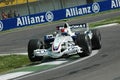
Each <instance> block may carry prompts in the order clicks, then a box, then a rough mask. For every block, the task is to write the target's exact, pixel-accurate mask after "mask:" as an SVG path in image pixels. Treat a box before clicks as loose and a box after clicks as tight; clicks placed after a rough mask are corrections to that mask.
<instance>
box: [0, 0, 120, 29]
mask: <svg viewBox="0 0 120 80" xmlns="http://www.w3.org/2000/svg"><path fill="white" fill-rule="evenodd" d="M116 8H120V0H106V1H103V2H95V3H92V4H88V5H81V6H75V7H70V8H66V9H60V10H55V11H48V12H43V13H37V14H32V15H26V16H21V17H17V18H10V19H6V20H0V31H4V30H8V29H13V28H19V27H24V26H29V25H34V24H41V23H45V22H52V21H57V20H60V19H66V18H71V17H76V16H82V15H86V14H93V13H98V12H102V11H106V10H111V9H116Z"/></svg>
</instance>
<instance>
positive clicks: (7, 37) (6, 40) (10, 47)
mask: <svg viewBox="0 0 120 80" xmlns="http://www.w3.org/2000/svg"><path fill="white" fill-rule="evenodd" d="M119 15H120V11H118V12H109V13H106V14H100V15H98V16H90V17H85V18H80V19H74V20H72V21H69V23H70V24H71V23H90V22H95V21H99V20H103V19H107V18H112V17H115V16H119ZM61 24H63V22H61V23H49V24H48V25H43V26H40V27H36V26H34V27H33V28H32V29H31V28H29V29H24V30H19V31H12V32H0V54H11V53H26V52H27V44H28V41H29V40H30V39H36V38H39V39H43V35H46V34H49V33H50V32H54V31H55V29H56V28H55V27H56V26H58V25H61Z"/></svg>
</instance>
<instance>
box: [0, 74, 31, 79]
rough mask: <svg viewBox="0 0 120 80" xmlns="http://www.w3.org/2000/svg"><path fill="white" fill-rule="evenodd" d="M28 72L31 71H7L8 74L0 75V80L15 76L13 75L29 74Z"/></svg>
mask: <svg viewBox="0 0 120 80" xmlns="http://www.w3.org/2000/svg"><path fill="white" fill-rule="evenodd" d="M30 73H32V72H15V73H9V74H6V75H2V76H0V80H8V79H12V78H15V77H19V76H23V75H26V74H30Z"/></svg>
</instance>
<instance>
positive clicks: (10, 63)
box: [0, 55, 30, 74]
mask: <svg viewBox="0 0 120 80" xmlns="http://www.w3.org/2000/svg"><path fill="white" fill-rule="evenodd" d="M27 64H30V61H29V59H28V57H27V56H25V55H7V56H0V74H1V73H5V72H7V71H10V70H13V69H16V68H20V67H23V66H25V65H27Z"/></svg>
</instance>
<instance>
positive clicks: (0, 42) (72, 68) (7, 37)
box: [0, 12, 120, 80]
mask: <svg viewBox="0 0 120 80" xmlns="http://www.w3.org/2000/svg"><path fill="white" fill-rule="evenodd" d="M119 14H120V12H117V13H112V14H111V13H110V14H109V15H108V14H104V15H102V16H93V17H91V18H90V17H89V18H85V19H80V20H74V21H72V23H78V22H81V23H82V22H94V21H98V20H102V19H104V18H110V17H114V16H119ZM69 23H71V22H69ZM60 24H61V23H59V25H60ZM57 25H58V24H57ZM53 26H56V24H50V25H47V26H46V25H45V26H42V27H37V28H34V29H28V30H23V31H19V32H13V33H9V34H0V37H1V38H0V49H1V48H2V49H1V52H3V53H6V52H12V51H13V52H14V51H16V50H19V52H22V51H25V50H26V46H27V42H28V40H29V39H32V38H38V37H39V38H41V37H42V36H43V35H44V34H46V33H48V32H51V31H54V30H53V28H51V27H53ZM46 27H50V28H46ZM100 31H101V35H102V44H103V45H102V49H100V51H99V52H98V54H97V55H95V56H94V57H91V58H89V59H86V60H84V61H82V62H77V63H75V64H73V65H69V66H66V67H63V68H60V69H57V70H52V71H48V72H45V73H39V71H38V72H36V73H38V74H37V75H33V76H32V75H31V76H28V77H27V75H26V78H21V79H20V80H120V25H117V26H112V27H107V28H102V29H100ZM4 50H5V51H4Z"/></svg>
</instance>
